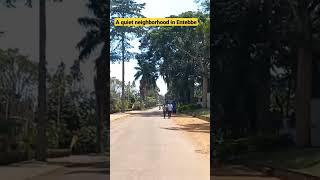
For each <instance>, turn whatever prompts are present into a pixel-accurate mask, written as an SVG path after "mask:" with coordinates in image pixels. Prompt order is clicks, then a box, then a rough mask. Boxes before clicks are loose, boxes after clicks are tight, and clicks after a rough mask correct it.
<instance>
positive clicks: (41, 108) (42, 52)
mask: <svg viewBox="0 0 320 180" xmlns="http://www.w3.org/2000/svg"><path fill="white" fill-rule="evenodd" d="M39 3H40V6H39V7H40V9H39V10H40V14H39V16H40V22H39V23H40V24H39V28H40V37H39V41H40V45H39V48H40V49H39V58H40V59H39V67H38V68H39V75H38V76H39V85H38V123H37V130H38V133H37V146H36V160H38V161H46V157H47V137H46V125H47V120H48V117H47V100H46V90H47V89H46V75H47V70H46V0H40V1H39Z"/></svg>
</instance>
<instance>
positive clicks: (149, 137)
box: [110, 108, 210, 180]
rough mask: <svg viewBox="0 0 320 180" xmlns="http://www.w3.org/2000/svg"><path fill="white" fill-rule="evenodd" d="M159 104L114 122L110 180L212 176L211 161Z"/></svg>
mask: <svg viewBox="0 0 320 180" xmlns="http://www.w3.org/2000/svg"><path fill="white" fill-rule="evenodd" d="M175 126H176V125H175V124H174V123H173V122H172V121H171V120H168V119H163V117H162V111H159V109H158V108H155V109H151V110H148V111H143V112H135V113H133V114H132V115H131V116H129V117H126V118H125V119H121V120H116V121H114V122H112V123H111V128H110V129H111V152H110V154H111V169H110V173H111V174H110V177H111V180H128V179H130V180H160V179H161V180H162V179H163V180H195V179H197V180H209V179H210V170H209V169H210V161H209V160H208V159H206V158H205V157H203V156H202V155H201V154H198V153H196V152H195V148H194V147H193V144H192V142H190V141H189V139H187V138H186V136H184V135H183V134H182V132H180V131H176V130H170V128H172V127H175Z"/></svg>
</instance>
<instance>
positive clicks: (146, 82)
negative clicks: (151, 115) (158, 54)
mask: <svg viewBox="0 0 320 180" xmlns="http://www.w3.org/2000/svg"><path fill="white" fill-rule="evenodd" d="M149 53H150V52H149ZM136 57H137V61H138V66H137V67H135V69H136V70H137V72H136V74H135V75H134V78H135V81H136V80H138V79H139V78H141V79H140V95H141V98H142V99H143V100H145V97H146V96H148V95H149V93H148V92H151V91H152V90H154V89H156V87H157V84H156V81H157V79H158V77H159V76H158V69H157V67H156V64H155V63H156V62H155V61H152V60H150V59H149V58H151V56H150V54H149V55H148V54H141V55H137V56H136Z"/></svg>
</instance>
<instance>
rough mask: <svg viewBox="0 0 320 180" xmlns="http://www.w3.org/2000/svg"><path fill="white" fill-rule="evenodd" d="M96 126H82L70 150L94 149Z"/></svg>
mask: <svg viewBox="0 0 320 180" xmlns="http://www.w3.org/2000/svg"><path fill="white" fill-rule="evenodd" d="M96 134H97V133H96V127H94V126H88V127H82V128H81V129H80V131H79V136H78V139H77V141H76V142H75V145H74V148H73V149H72V151H73V152H74V153H80V154H82V153H91V152H95V149H96Z"/></svg>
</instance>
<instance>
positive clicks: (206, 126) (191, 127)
mask: <svg viewBox="0 0 320 180" xmlns="http://www.w3.org/2000/svg"><path fill="white" fill-rule="evenodd" d="M162 129H167V130H177V131H188V132H201V133H210V123H202V124H185V125H180V127H167V128H162Z"/></svg>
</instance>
